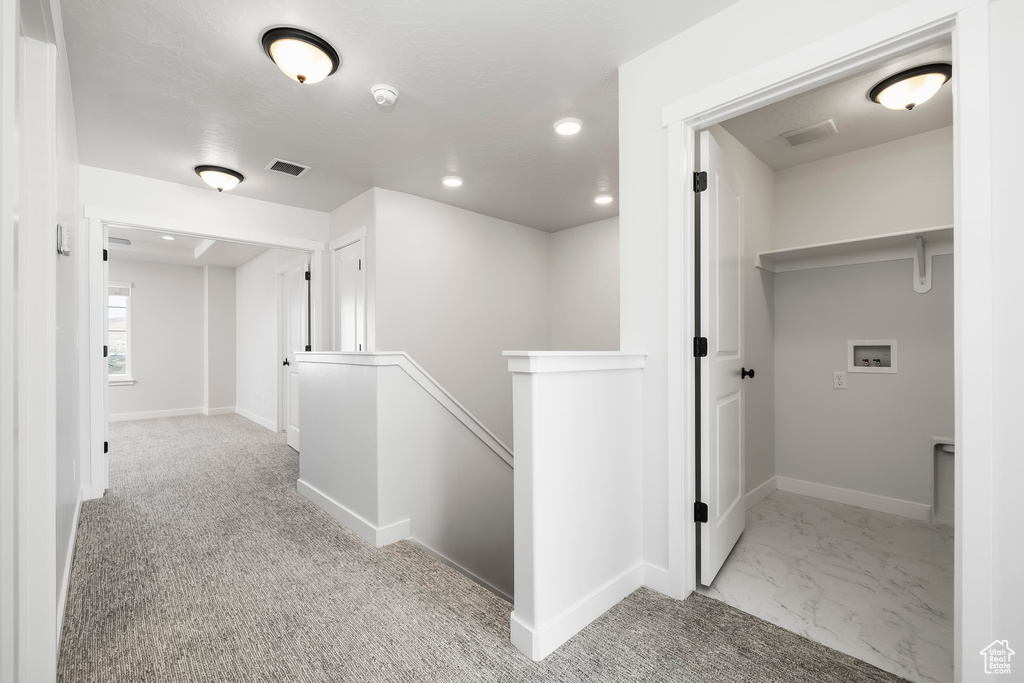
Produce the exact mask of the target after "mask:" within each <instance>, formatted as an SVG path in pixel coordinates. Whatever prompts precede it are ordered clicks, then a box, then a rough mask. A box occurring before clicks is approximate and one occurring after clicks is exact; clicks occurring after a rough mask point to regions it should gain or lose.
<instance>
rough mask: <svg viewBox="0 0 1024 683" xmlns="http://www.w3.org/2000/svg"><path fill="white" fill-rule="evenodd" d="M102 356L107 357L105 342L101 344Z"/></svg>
mask: <svg viewBox="0 0 1024 683" xmlns="http://www.w3.org/2000/svg"><path fill="white" fill-rule="evenodd" d="M103 357H104V358H106V357H107V345H106V344H104V345H103Z"/></svg>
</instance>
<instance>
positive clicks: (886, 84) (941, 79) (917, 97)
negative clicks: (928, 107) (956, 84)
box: [868, 62, 953, 111]
mask: <svg viewBox="0 0 1024 683" xmlns="http://www.w3.org/2000/svg"><path fill="white" fill-rule="evenodd" d="M952 77H953V67H952V65H950V64H947V63H941V62H940V63H936V64H922V65H920V66H915V67H912V68H910V69H906V70H905V71H900V72H899V73H897V74H893V75H892V76H889V77H888V78H886V79H885V80H883V81H880V82H879V83H878V84H876V85H875V87H873V88H871V91H870V92H869V93H868V99H869V100H871V101H872V102H877V103H878V104H880V105H882V106H883V107H885V108H886V109H894V110H896V111H899V110H901V109H905V110H907V111H910V110H911V109H913V108H914V107H916V106H917V105H919V104H922V103H923V102H927V101H928V100H929V99H931V97H932V96H933V95H934V94H935V93H937V92H939V89H940V88H941V87H942V86H943V85H944V84H946V83H948V82H949V79H951V78H952Z"/></svg>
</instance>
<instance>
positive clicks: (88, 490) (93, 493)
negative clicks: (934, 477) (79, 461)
mask: <svg viewBox="0 0 1024 683" xmlns="http://www.w3.org/2000/svg"><path fill="white" fill-rule="evenodd" d="M106 492H107V490H106V489H105V488H103V487H102V486H83V487H82V502H83V503H84V502H85V501H87V500H99V499H100V498H102V497H103V494H104V493H106Z"/></svg>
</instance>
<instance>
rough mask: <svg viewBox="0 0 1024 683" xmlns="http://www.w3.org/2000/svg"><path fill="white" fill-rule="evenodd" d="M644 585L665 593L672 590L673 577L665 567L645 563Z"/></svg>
mask: <svg viewBox="0 0 1024 683" xmlns="http://www.w3.org/2000/svg"><path fill="white" fill-rule="evenodd" d="M644 585H645V586H646V587H648V588H650V589H651V590H652V591H658V592H659V593H662V594H664V595H668V594H669V590H671V577H670V576H669V573H668V570H667V569H665V568H664V567H657V566H655V565H653V564H646V563H645V564H644Z"/></svg>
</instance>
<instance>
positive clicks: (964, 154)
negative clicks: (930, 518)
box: [663, 0, 995, 680]
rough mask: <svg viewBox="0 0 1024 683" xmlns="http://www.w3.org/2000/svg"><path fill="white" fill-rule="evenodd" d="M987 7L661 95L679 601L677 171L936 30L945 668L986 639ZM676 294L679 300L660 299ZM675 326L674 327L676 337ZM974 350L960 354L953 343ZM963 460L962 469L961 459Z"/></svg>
mask: <svg viewBox="0 0 1024 683" xmlns="http://www.w3.org/2000/svg"><path fill="white" fill-rule="evenodd" d="M989 21H990V20H989V4H988V2H987V1H986V0H911V1H910V2H907V3H905V4H902V5H900V6H898V7H896V8H894V9H892V10H890V11H888V12H884V13H882V14H879V15H877V16H875V17H873V18H871V19H869V20H867V21H864V22H862V23H860V24H858V25H856V26H853V27H851V28H848V29H846V30H843V31H839V32H838V33H835V34H833V35H830V36H827V37H825V38H822V39H821V40H819V41H817V42H815V43H812V44H811V45H808V46H806V47H804V48H801V49H797V50H794V51H793V52H791V53H789V54H788V55H785V56H783V57H781V58H779V59H774V60H771V61H769V62H766V63H764V64H760V65H757V66H755V67H752V68H750V69H748V70H747V71H745V72H743V73H741V74H739V75H737V76H735V77H733V78H728V79H725V80H723V81H719V82H718V83H716V84H715V85H714V86H713V87H710V88H707V89H705V90H702V91H700V92H697V93H694V94H692V95H689V96H687V97H685V98H683V99H681V100H679V101H677V102H674V103H672V104H669V105H668V106H666V107H665V108H664V110H663V122H664V123H665V125H667V126H668V135H667V136H666V140H667V142H668V145H669V147H668V150H667V158H668V173H667V175H666V181H667V188H666V191H667V200H668V207H669V213H668V217H669V223H668V226H667V230H668V245H669V247H670V253H669V254H668V259H669V269H668V278H667V280H668V283H669V288H670V289H669V292H668V297H669V302H670V305H669V307H668V310H669V320H668V330H669V367H670V369H675V370H678V372H674V373H673V374H672V375H670V376H669V387H668V392H667V393H668V414H669V415H681V416H683V418H682V420H681V421H682V422H683V429H684V430H685V431H684V432H683V434H682V438H681V439H677V438H676V434H675V429H674V428H672V427H670V429H669V450H668V454H667V458H668V472H669V481H668V487H669V520H668V526H669V534H670V537H669V571H670V573H671V574H672V595H673V596H674V597H678V598H682V597H685V596H686V595H688V594H689V593H690V592H691V591H692V590H693V588H694V587H695V586H696V575H695V572H694V569H693V567H694V564H695V554H696V539H695V530H694V525H693V524H686V523H684V522H683V521H682V520H683V515H684V514H685V511H686V510H687V509H688V507H690V506H692V505H693V502H694V493H693V490H694V486H693V468H694V466H695V465H694V463H695V457H696V455H695V453H694V450H693V439H692V436H693V426H692V416H691V413H692V406H691V405H690V398H689V396H688V394H690V393H692V391H691V389H690V388H691V387H692V386H693V373H692V369H691V367H692V365H693V364H692V363H688V362H683V355H684V354H685V353H686V349H685V348H684V347H685V343H684V342H685V338H684V337H685V336H686V332H685V330H687V329H689V326H690V321H691V320H693V296H692V294H693V292H692V289H691V282H692V279H693V254H692V250H691V247H690V240H684V239H681V235H690V234H692V231H693V227H694V211H693V193H692V192H689V191H687V190H686V189H685V188H686V187H687V183H685V182H683V181H684V180H685V179H687V178H689V177H692V173H693V170H694V158H693V146H694V143H693V138H694V135H695V132H696V131H697V130H700V129H703V128H706V127H708V126H710V125H712V124H714V123H719V122H721V121H725V120H727V119H729V118H731V117H733V116H736V115H739V114H742V113H745V112H748V111H753V110H755V109H758V108H760V107H763V106H764V105H766V104H770V103H772V102H777V101H780V100H782V99H785V98H786V97H790V96H792V95H795V94H799V93H801V92H806V91H808V90H811V89H813V88H816V87H819V86H821V85H825V84H827V83H831V82H834V81H836V80H838V79H840V78H842V77H844V76H846V75H850V74H853V73H857V72H859V71H862V70H863V69H864V68H865V67H867V66H869V65H871V64H875V63H878V62H880V61H882V60H884V59H886V58H888V57H891V56H894V55H897V54H901V53H904V52H906V51H909V50H911V49H913V48H915V47H919V46H922V45H925V44H927V43H929V42H931V41H934V40H935V39H937V38H941V37H943V36H946V35H950V34H951V35H952V37H953V53H954V55H953V72H954V73H953V80H952V83H953V88H954V117H953V118H954V159H955V165H956V168H955V170H954V173H955V177H954V202H955V211H956V214H955V220H954V225H955V230H954V247H955V251H956V254H957V258H956V259H955V265H956V276H955V282H954V289H955V296H954V300H955V310H956V313H955V317H956V324H955V331H954V334H955V357H956V361H955V369H954V374H955V389H954V392H955V406H956V407H955V414H956V430H955V434H954V437H955V439H956V441H957V443H958V444H959V445H960V446H961V450H962V451H964V452H965V453H967V452H969V453H970V456H969V457H960V458H957V459H956V467H957V472H956V482H957V484H956V486H957V496H956V515H957V519H956V522H955V524H956V527H957V530H958V533H957V534H956V541H955V551H954V562H955V579H954V591H955V598H954V640H955V643H954V653H955V655H956V656H955V657H954V661H955V671H954V677H955V678H956V679H957V680H959V679H960V678H962V677H963V675H964V674H963V663H964V662H965V661H968V659H969V657H970V656H972V647H971V646H968V645H966V644H965V640H966V638H965V636H964V634H970V640H971V641H972V642H976V641H978V640H986V639H991V637H993V636H992V625H993V618H994V617H993V614H994V611H993V610H994V607H993V605H994V600H995V596H993V595H992V592H991V581H990V580H989V579H990V578H991V576H990V575H991V562H992V557H993V548H994V544H995V538H994V536H993V531H992V530H993V527H994V524H993V519H994V510H993V501H992V496H991V486H992V480H993V476H994V471H993V446H992V444H993V418H992V415H993V410H992V402H993V396H994V392H993V389H992V387H993V380H994V368H993V362H992V356H991V353H988V352H984V350H985V349H989V348H990V346H991V341H992V335H993V329H994V323H993V321H994V312H993V310H992V291H993V288H992V272H991V263H992V261H991V259H992V248H993V245H992V225H991V212H992V206H991V174H992V168H991V155H992V139H991V135H992V133H991V117H990V109H991V97H990V92H991V86H990V83H989V71H990V64H989V59H990V54H989V53H990V49H989V43H990V38H989ZM673 302H678V303H679V304H680V305H678V306H674V305H671V304H672V303H673ZM680 325H682V326H683V330H684V332H683V333H682V334H676V332H675V331H676V328H677V327H679V326H680ZM965 348H967V349H972V351H976V350H979V349H980V350H982V351H979V352H977V353H971V354H969V355H968V354H964V353H962V349H965ZM967 462H969V463H970V465H969V466H965V463H967Z"/></svg>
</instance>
